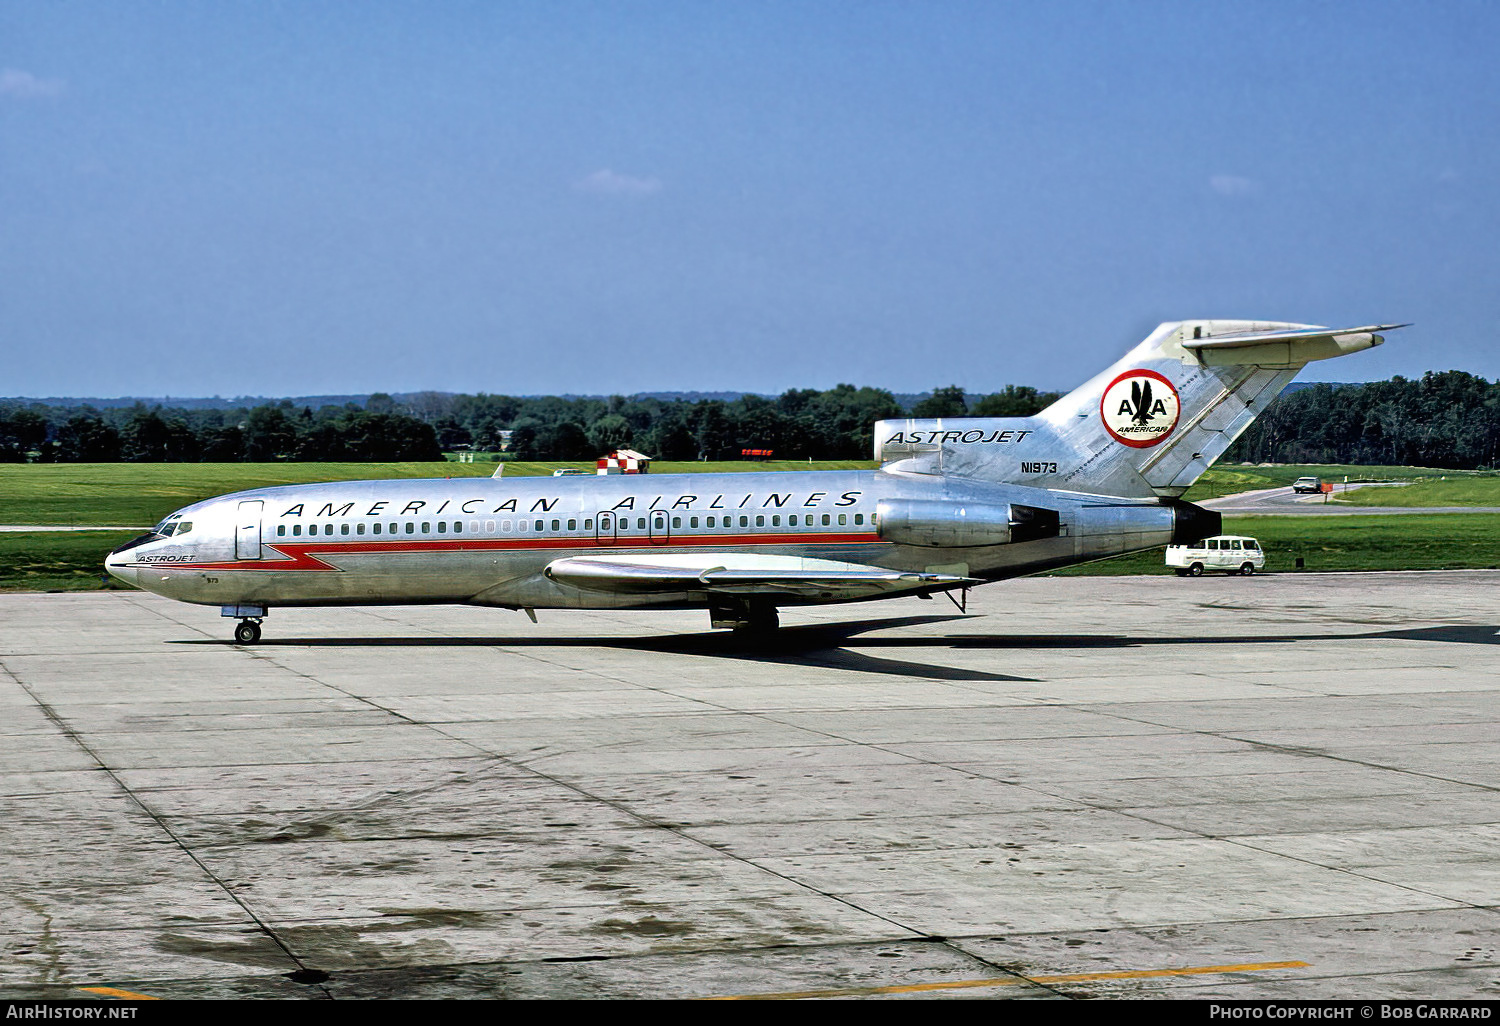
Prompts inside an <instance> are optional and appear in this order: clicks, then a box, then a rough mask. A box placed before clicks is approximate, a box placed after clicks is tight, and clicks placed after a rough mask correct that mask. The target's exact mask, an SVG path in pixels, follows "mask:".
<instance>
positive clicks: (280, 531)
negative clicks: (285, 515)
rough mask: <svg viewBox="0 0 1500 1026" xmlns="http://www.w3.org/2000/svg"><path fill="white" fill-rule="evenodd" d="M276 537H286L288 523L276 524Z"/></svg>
mask: <svg viewBox="0 0 1500 1026" xmlns="http://www.w3.org/2000/svg"><path fill="white" fill-rule="evenodd" d="M276 537H278V538H285V537H286V525H285V524H277V525H276Z"/></svg>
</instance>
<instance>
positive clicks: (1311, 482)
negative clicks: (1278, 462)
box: [1292, 477, 1323, 495]
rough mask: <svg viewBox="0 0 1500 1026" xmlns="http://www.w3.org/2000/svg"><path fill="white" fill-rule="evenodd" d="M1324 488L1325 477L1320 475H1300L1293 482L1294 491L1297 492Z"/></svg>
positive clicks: (1315, 490) (1319, 490)
mask: <svg viewBox="0 0 1500 1026" xmlns="http://www.w3.org/2000/svg"><path fill="white" fill-rule="evenodd" d="M1322 490H1323V479H1322V478H1320V477H1299V478H1297V480H1295V481H1293V482H1292V491H1294V492H1296V493H1297V494H1299V495H1300V494H1302V493H1303V492H1321V491H1322Z"/></svg>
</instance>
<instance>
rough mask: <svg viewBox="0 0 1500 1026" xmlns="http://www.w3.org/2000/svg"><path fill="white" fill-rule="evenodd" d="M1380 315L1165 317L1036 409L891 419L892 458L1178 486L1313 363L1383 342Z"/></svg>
mask: <svg viewBox="0 0 1500 1026" xmlns="http://www.w3.org/2000/svg"><path fill="white" fill-rule="evenodd" d="M1401 327H1405V325H1401V324H1373V325H1368V326H1365V327H1360V328H1323V327H1318V326H1316V325H1308V324H1284V323H1277V322H1266V321H1178V322H1171V323H1167V324H1163V325H1160V326H1159V327H1158V328H1157V329H1156V330H1155V331H1153V332H1152V333H1151V335H1150V336H1149V337H1148V338H1147V339H1146V340H1145V341H1144V342H1142V343H1141V344H1140V345H1138V346H1136V347H1135V348H1134V349H1132V350H1131V351H1130V352H1129V353H1126V354H1125V357H1124V358H1123V359H1121V360H1120V361H1119V362H1118V363H1116V364H1115V365H1114V366H1112V367H1110V368H1109V369H1108V370H1106V371H1104V372H1102V373H1100V374H1098V375H1097V376H1095V377H1094V378H1093V379H1091V380H1090V381H1088V382H1086V383H1085V384H1083V385H1082V386H1080V387H1079V388H1076V389H1074V390H1073V391H1072V392H1070V393H1068V394H1067V395H1065V396H1063V398H1061V399H1059V400H1058V401H1057V402H1055V403H1053V404H1052V405H1051V406H1049V407H1047V409H1045V410H1043V411H1042V412H1041V413H1039V414H1037V415H1036V416H1035V417H1013V418H1012V417H1008V418H966V419H962V420H954V419H940V420H905V421H901V420H885V421H881V422H880V423H879V424H877V425H876V429H875V452H876V456H877V458H878V459H880V460H881V461H882V463H883V464H884V469H887V470H891V471H896V472H907V473H919V474H942V475H947V476H953V477H969V478H975V479H979V480H984V481H998V482H1008V483H1013V484H1025V485H1033V486H1038V487H1044V488H1061V489H1066V490H1069V491H1079V492H1091V493H1094V494H1103V495H1118V496H1130V497H1140V498H1148V497H1151V496H1169V497H1170V496H1177V495H1181V494H1182V493H1183V492H1184V491H1186V490H1187V488H1188V486H1189V485H1191V484H1192V483H1193V482H1194V481H1196V480H1198V478H1199V477H1200V476H1201V475H1202V473H1203V472H1204V471H1205V470H1207V469H1208V468H1209V467H1210V466H1212V465H1213V463H1214V461H1215V460H1217V459H1218V458H1219V457H1220V456H1222V455H1223V454H1224V450H1225V449H1227V448H1229V445H1230V443H1232V442H1233V441H1234V440H1235V439H1236V438H1238V437H1239V436H1240V433H1241V432H1243V431H1244V430H1245V428H1247V427H1249V426H1250V422H1251V421H1253V420H1254V419H1255V418H1256V417H1257V416H1259V415H1260V413H1261V411H1262V410H1264V409H1265V407H1266V405H1267V404H1269V403H1270V402H1271V400H1272V399H1275V398H1276V396H1278V395H1279V394H1280V393H1281V390H1282V389H1283V388H1285V387H1286V384H1287V382H1289V381H1291V380H1292V378H1293V377H1295V376H1296V374H1297V372H1298V371H1299V370H1301V369H1302V368H1303V367H1304V366H1305V365H1306V364H1308V363H1310V362H1311V361H1313V360H1326V359H1330V358H1332V357H1335V356H1343V355H1345V354H1346V353H1353V352H1358V351H1359V350H1361V349H1368V348H1370V347H1372V346H1378V345H1380V343H1381V342H1383V341H1385V340H1384V339H1383V338H1382V337H1381V336H1380V335H1379V334H1377V332H1381V331H1390V330H1393V329H1395V328H1401Z"/></svg>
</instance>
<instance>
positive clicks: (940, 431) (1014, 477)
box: [106, 320, 1404, 644]
mask: <svg viewBox="0 0 1500 1026" xmlns="http://www.w3.org/2000/svg"><path fill="white" fill-rule="evenodd" d="M1398 327H1404V325H1396V324H1391V325H1368V326H1365V327H1358V328H1339V329H1331V328H1323V327H1316V326H1312V325H1304V324H1286V323H1273V322H1260V321H1212V320H1210V321H1181V322H1173V323H1168V324H1163V325H1161V326H1160V327H1158V328H1157V329H1156V330H1155V331H1154V332H1152V333H1151V335H1150V336H1149V337H1148V338H1147V339H1146V340H1145V341H1143V342H1142V343H1140V344H1139V345H1138V346H1136V347H1135V348H1134V349H1132V350H1131V351H1130V352H1129V353H1127V354H1126V355H1125V357H1124V358H1123V359H1122V360H1120V361H1119V362H1118V363H1116V364H1115V365H1114V366H1112V367H1110V368H1109V369H1108V370H1105V371H1104V372H1102V373H1101V374H1099V375H1098V376H1097V377H1095V378H1093V379H1092V380H1090V381H1088V382H1087V383H1085V384H1084V385H1082V386H1081V387H1079V388H1077V389H1075V390H1074V391H1073V392H1071V393H1069V394H1068V395H1066V396H1064V397H1063V398H1062V399H1059V400H1058V401H1057V402H1055V403H1053V404H1052V405H1051V406H1050V407H1048V408H1047V409H1046V410H1043V411H1042V412H1041V413H1039V414H1037V415H1036V416H1034V417H1016V418H962V419H952V418H943V419H936V420H887V421H881V422H880V423H878V424H877V425H876V430H875V455H876V458H877V459H878V460H879V461H880V464H881V466H880V469H879V470H872V471H805V472H790V473H760V474H651V475H644V476H609V477H562V478H520V479H516V478H504V477H497V478H490V479H485V478H458V479H443V480H427V481H412V480H388V481H361V482H337V483H330V484H314V485H288V486H285V487H279V488H260V489H255V490H253V491H246V492H236V493H234V494H232V495H225V496H221V497H219V498H215V499H208V500H205V501H203V502H197V503H194V504H193V505H191V506H186V507H184V508H183V509H180V510H178V511H177V512H176V513H173V514H172V515H171V516H169V517H167V518H166V519H165V520H163V521H162V522H161V523H160V524H158V525H157V526H156V527H155V528H153V529H152V530H151V532H150V533H149V534H146V535H143V536H142V537H140V538H137V539H135V540H134V541H132V542H130V543H128V544H126V545H123V546H121V547H120V548H118V549H116V550H115V551H114V552H112V553H110V555H109V557H108V559H107V560H106V566H107V567H108V569H109V572H110V573H112V574H114V575H115V576H116V577H118V578H120V579H121V580H123V581H127V582H129V583H131V584H135V585H138V586H140V587H142V588H145V589H147V590H148V591H154V592H156V593H158V594H161V595H166V596H168V597H170V598H175V599H181V600H182V601H184V602H196V603H200V604H203V605H216V606H219V607H221V612H222V613H223V615H224V616H229V617H234V618H237V619H238V620H239V621H240V623H239V624H238V626H237V628H236V630H235V638H236V640H238V641H239V642H241V643H243V644H252V643H254V642H256V641H258V640H260V636H261V621H262V619H263V618H264V617H265V616H266V615H267V613H268V612H269V611H270V610H271V609H273V608H275V607H277V606H324V605H379V604H405V603H416V602H434V603H438V602H440V603H465V604H470V605H485V606H499V607H502V608H507V609H522V610H525V611H526V612H527V613H528V614H530V615H531V616H532V617H533V618H534V617H535V612H534V611H535V610H537V609H569V608H572V609H601V608H619V609H623V608H653V609H682V608H707V609H708V610H709V611H710V616H711V623H712V625H713V626H715V627H733V628H736V629H741V630H768V629H772V628H774V627H775V626H776V624H777V608H778V607H781V606H795V605H812V604H821V603H831V602H851V601H860V600H867V599H876V598H884V597H887V596H892V595H903V594H904V595H910V594H919V595H923V594H925V595H931V594H933V593H934V592H940V591H949V590H953V589H961V588H967V587H970V586H972V585H976V584H980V583H984V582H987V581H995V580H1001V579H1004V578H1007V577H1016V576H1019V575H1022V574H1029V573H1034V572H1036V571H1039V570H1047V569H1051V568H1055V567H1062V566H1068V565H1070V564H1073V563H1082V562H1086V561H1088V560H1094V559H1102V558H1104V557H1107V556H1114V555H1119V554H1121V553H1125V552H1134V551H1138V550H1141V549H1149V548H1152V547H1155V546H1158V545H1166V544H1168V543H1182V542H1190V541H1196V540H1198V539H1199V538H1203V537H1206V536H1209V535H1214V534H1218V533H1219V516H1218V514H1216V513H1212V512H1209V511H1208V510H1204V509H1201V508H1199V507H1198V506H1195V505H1193V504H1191V503H1188V502H1184V501H1183V500H1182V499H1181V498H1180V496H1181V495H1182V493H1183V492H1184V491H1185V490H1186V489H1187V488H1188V486H1189V485H1191V484H1192V483H1193V482H1194V481H1196V480H1197V479H1198V477H1199V476H1200V475H1201V474H1202V473H1203V472H1204V471H1205V470H1207V469H1208V468H1209V467H1210V466H1211V465H1212V464H1213V462H1214V461H1215V460H1216V459H1218V458H1219V456H1220V455H1222V454H1223V452H1224V450H1225V449H1227V448H1228V447H1229V444H1230V443H1231V442H1233V441H1234V440H1235V438H1237V437H1238V436H1239V435H1240V433H1241V432H1243V431H1244V430H1245V428H1246V427H1248V426H1249V424H1250V422H1251V421H1252V420H1254V419H1255V417H1256V416H1257V415H1259V414H1260V412H1261V411H1262V410H1263V409H1264V408H1265V407H1266V405H1267V404H1268V403H1270V402H1271V400H1273V399H1274V398H1276V396H1277V395H1278V394H1279V393H1280V392H1281V390H1282V388H1283V387H1285V385H1286V384H1287V382H1289V381H1290V380H1291V379H1292V378H1293V377H1294V376H1295V375H1296V373H1297V372H1298V371H1299V370H1301V368H1302V367H1303V366H1305V365H1306V364H1307V363H1309V362H1310V361H1313V360H1323V359H1328V358H1330V357H1335V356H1342V355H1344V354H1346V353H1352V352H1356V351H1358V350H1361V349H1367V348H1369V347H1371V346H1376V345H1379V344H1380V343H1381V342H1382V341H1383V338H1382V337H1381V335H1380V334H1379V332H1382V331H1389V330H1392V329H1394V328H1398Z"/></svg>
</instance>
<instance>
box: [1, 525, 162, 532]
mask: <svg viewBox="0 0 1500 1026" xmlns="http://www.w3.org/2000/svg"><path fill="white" fill-rule="evenodd" d="M148 530H150V528H148V527H116V526H112V525H109V524H103V525H101V524H0V533H4V532H7V531H13V532H21V531H25V532H31V531H148Z"/></svg>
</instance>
